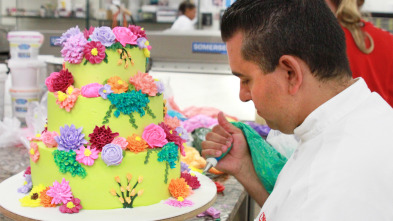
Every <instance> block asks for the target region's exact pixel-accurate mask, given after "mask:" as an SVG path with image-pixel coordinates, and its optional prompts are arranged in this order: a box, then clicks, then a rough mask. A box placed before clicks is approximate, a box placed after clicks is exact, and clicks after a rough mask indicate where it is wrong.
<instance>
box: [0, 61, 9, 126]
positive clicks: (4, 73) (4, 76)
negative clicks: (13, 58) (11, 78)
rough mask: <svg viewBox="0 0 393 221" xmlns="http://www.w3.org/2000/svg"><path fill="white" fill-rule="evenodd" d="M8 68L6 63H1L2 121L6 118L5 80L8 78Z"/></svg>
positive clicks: (0, 109) (0, 101)
mask: <svg viewBox="0 0 393 221" xmlns="http://www.w3.org/2000/svg"><path fill="white" fill-rule="evenodd" d="M7 71H8V68H7V66H6V65H5V64H0V121H2V120H3V118H4V107H5V106H4V105H5V104H4V100H5V81H6V80H7Z"/></svg>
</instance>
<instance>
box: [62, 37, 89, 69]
mask: <svg viewBox="0 0 393 221" xmlns="http://www.w3.org/2000/svg"><path fill="white" fill-rule="evenodd" d="M86 44H87V40H86V38H85V36H84V35H83V34H82V33H79V34H76V35H73V36H71V37H69V38H68V39H67V41H66V42H65V43H64V47H63V49H61V56H63V58H64V61H68V62H70V63H71V64H79V63H81V62H82V60H83V49H84V47H85V45H86Z"/></svg>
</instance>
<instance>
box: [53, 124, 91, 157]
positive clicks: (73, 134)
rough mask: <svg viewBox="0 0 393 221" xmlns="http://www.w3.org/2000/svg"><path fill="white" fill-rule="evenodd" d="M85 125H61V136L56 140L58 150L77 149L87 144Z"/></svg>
mask: <svg viewBox="0 0 393 221" xmlns="http://www.w3.org/2000/svg"><path fill="white" fill-rule="evenodd" d="M82 130H83V127H80V128H78V129H76V128H75V126H74V125H73V124H71V127H70V126H68V125H64V127H60V136H56V137H55V140H56V142H57V144H58V150H64V151H67V152H68V151H69V150H77V149H78V148H79V147H80V146H82V145H83V144H87V140H85V135H84V134H83V133H82Z"/></svg>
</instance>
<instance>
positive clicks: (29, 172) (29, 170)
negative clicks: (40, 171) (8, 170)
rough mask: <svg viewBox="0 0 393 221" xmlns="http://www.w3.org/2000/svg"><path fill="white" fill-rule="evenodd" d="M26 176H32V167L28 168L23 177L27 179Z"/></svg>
mask: <svg viewBox="0 0 393 221" xmlns="http://www.w3.org/2000/svg"><path fill="white" fill-rule="evenodd" d="M26 175H31V167H30V166H28V167H27V168H26V170H25V172H24V173H23V176H24V177H25V176H26Z"/></svg>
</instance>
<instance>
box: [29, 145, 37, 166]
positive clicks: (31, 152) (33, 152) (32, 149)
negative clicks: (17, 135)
mask: <svg viewBox="0 0 393 221" xmlns="http://www.w3.org/2000/svg"><path fill="white" fill-rule="evenodd" d="M29 155H30V158H31V160H32V161H33V162H34V163H37V161H38V159H40V152H39V150H38V145H37V143H35V142H30V150H29Z"/></svg>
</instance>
